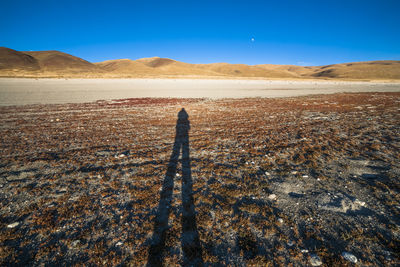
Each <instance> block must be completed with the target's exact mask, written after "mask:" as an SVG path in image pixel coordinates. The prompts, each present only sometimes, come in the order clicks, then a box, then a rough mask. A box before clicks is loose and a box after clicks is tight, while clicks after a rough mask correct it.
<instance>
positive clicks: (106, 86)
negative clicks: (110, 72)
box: [0, 78, 400, 106]
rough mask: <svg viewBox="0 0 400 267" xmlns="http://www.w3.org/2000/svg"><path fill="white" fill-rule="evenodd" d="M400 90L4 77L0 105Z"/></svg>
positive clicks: (393, 86)
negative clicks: (139, 98)
mask: <svg viewBox="0 0 400 267" xmlns="http://www.w3.org/2000/svg"><path fill="white" fill-rule="evenodd" d="M379 91H381V92H399V91H400V83H398V82H395V83H393V82H392V83H390V82H354V81H353V82H350V81H318V80H314V81H312V80H308V81H299V80H289V81H287V80H203V79H21V78H20V79H18V78H17V79H16V78H0V106H7V105H26V104H66V103H85V102H93V101H97V100H113V99H124V98H135V97H161V98H162V97H172V98H173V97H178V98H182V97H183V98H213V99H217V98H245V97H290V96H305V95H313V94H329V93H339V92H379Z"/></svg>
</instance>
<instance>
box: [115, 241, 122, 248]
mask: <svg viewBox="0 0 400 267" xmlns="http://www.w3.org/2000/svg"><path fill="white" fill-rule="evenodd" d="M122 244H123V243H122V242H118V243H117V244H115V246H116V247H119V246H121V245H122Z"/></svg>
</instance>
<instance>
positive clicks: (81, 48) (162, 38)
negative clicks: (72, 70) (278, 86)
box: [0, 0, 400, 65]
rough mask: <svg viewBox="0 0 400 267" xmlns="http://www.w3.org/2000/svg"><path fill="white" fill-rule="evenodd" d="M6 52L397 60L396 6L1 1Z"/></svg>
mask: <svg viewBox="0 0 400 267" xmlns="http://www.w3.org/2000/svg"><path fill="white" fill-rule="evenodd" d="M0 14H1V15H0V46H5V47H9V48H12V49H15V50H19V51H24V50H34V51H35V50H60V51H63V52H66V53H70V54H73V55H75V56H79V57H82V58H84V59H86V60H88V61H91V62H98V61H103V60H108V59H118V58H130V59H137V58H142V57H153V56H159V57H168V58H172V59H175V60H179V61H184V62H188V63H213V62H228V63H245V64H266V63H270V64H296V65H325V64H332V63H342V62H353V61H366V60H383V59H392V60H400V0H330V1H328V0H309V1H308V0H297V1H294V0H293V1H291V0H273V1H268V0H260V1H252V0H241V1H236V0H227V1H225V0H211V1H209V0H196V1H194V0H185V1H174V0H169V1H168V0H164V1H154V0H141V1H135V0H131V1H117V0H114V1H111V0H110V1H103V0H97V1H85V0H80V1H75V0H68V1H67V0H0Z"/></svg>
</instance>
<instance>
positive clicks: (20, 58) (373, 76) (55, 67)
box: [0, 47, 400, 80]
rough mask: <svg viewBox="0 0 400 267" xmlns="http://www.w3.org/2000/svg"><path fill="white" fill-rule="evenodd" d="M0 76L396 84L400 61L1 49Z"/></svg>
mask: <svg viewBox="0 0 400 267" xmlns="http://www.w3.org/2000/svg"><path fill="white" fill-rule="evenodd" d="M0 76H1V77H71V78H140V77H149V78H158V77H166V78H168V77H178V78H179V77H199V78H207V77H216V78H265V79H269V78H272V79H274V78H282V79H344V80H346V79H349V80H400V61H395V60H385V61H367V62H353V63H342V64H333V65H326V66H309V67H303V66H296V65H272V64H261V65H246V64H229V63H212V64H189V63H184V62H180V61H176V60H173V59H169V58H160V57H152V58H141V59H137V60H131V59H116V60H107V61H103V62H98V63H91V62H89V61H86V60H84V59H82V58H79V57H76V56H73V55H70V54H67V53H63V52H60V51H16V50H13V49H10V48H6V47H0Z"/></svg>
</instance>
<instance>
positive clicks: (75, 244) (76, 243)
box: [71, 239, 81, 247]
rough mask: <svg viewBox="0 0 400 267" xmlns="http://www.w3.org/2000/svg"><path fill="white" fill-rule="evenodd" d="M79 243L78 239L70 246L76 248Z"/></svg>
mask: <svg viewBox="0 0 400 267" xmlns="http://www.w3.org/2000/svg"><path fill="white" fill-rule="evenodd" d="M80 243H81V241H80V240H79V239H78V240H75V241H74V242H72V244H71V245H72V246H73V247H76V246H78V245H79V244H80Z"/></svg>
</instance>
